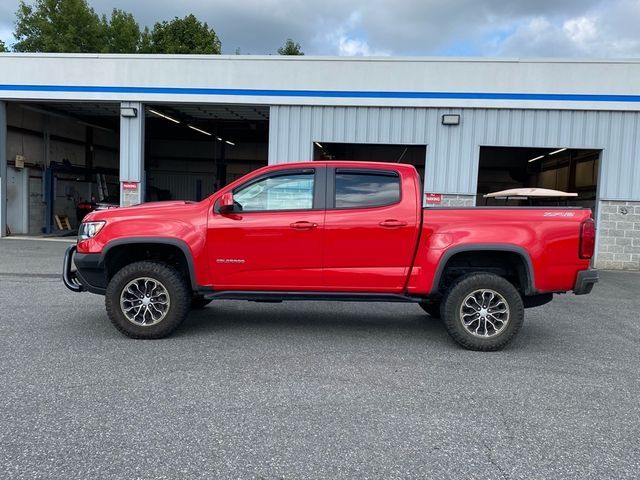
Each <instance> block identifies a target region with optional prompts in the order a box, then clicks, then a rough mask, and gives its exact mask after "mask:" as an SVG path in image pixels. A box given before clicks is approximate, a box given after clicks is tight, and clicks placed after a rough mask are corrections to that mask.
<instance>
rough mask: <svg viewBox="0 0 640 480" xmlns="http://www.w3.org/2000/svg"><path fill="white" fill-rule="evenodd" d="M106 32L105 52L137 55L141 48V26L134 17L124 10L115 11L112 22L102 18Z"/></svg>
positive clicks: (112, 13) (115, 9) (112, 14)
mask: <svg viewBox="0 0 640 480" xmlns="http://www.w3.org/2000/svg"><path fill="white" fill-rule="evenodd" d="M102 24H103V28H104V32H105V45H104V48H103V51H104V52H108V53H136V52H137V51H138V49H139V47H140V35H141V34H140V26H139V25H138V23H137V22H136V20H135V18H133V15H131V14H130V13H127V12H125V11H123V10H118V9H117V8H114V9H113V12H111V20H110V21H108V20H107V17H105V16H103V17H102Z"/></svg>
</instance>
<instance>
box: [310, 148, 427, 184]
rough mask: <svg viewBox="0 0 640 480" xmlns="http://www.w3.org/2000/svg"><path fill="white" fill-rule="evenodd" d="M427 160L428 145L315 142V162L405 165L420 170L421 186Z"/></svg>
mask: <svg viewBox="0 0 640 480" xmlns="http://www.w3.org/2000/svg"><path fill="white" fill-rule="evenodd" d="M426 158H427V146H426V145H390V144H380V143H327V142H320V141H317V142H313V159H314V160H350V161H354V160H356V161H369V162H390V163H405V164H409V165H413V166H414V167H416V170H418V174H419V175H420V179H421V182H420V183H421V184H423V183H422V180H423V179H424V165H425V160H426Z"/></svg>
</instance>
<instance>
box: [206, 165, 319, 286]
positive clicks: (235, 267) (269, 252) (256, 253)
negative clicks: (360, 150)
mask: <svg viewBox="0 0 640 480" xmlns="http://www.w3.org/2000/svg"><path fill="white" fill-rule="evenodd" d="M325 175H326V169H325V168H307V169H291V170H277V171H274V172H270V173H267V174H265V175H262V176H260V177H258V178H255V179H251V180H248V181H247V182H245V183H244V184H242V185H240V186H239V187H237V188H235V189H234V191H233V193H234V200H235V202H236V208H235V209H234V211H233V212H231V213H227V214H221V213H219V212H216V211H215V210H214V211H213V212H211V218H210V221H209V225H208V234H207V235H208V238H207V248H208V252H209V262H210V267H211V271H212V273H213V275H212V279H213V285H214V288H215V289H216V290H261V291H265V290H280V291H282V290H287V291H296V290H305V289H306V290H320V289H321V288H322V235H323V228H324V190H325Z"/></svg>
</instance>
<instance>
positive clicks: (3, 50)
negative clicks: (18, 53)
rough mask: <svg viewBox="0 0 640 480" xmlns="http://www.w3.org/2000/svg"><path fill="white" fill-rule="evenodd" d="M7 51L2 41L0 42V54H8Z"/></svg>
mask: <svg viewBox="0 0 640 480" xmlns="http://www.w3.org/2000/svg"><path fill="white" fill-rule="evenodd" d="M8 51H9V50H8V49H7V46H6V45H5V44H4V42H3V41H2V40H0V53H2V52H8Z"/></svg>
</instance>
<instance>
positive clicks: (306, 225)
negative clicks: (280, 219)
mask: <svg viewBox="0 0 640 480" xmlns="http://www.w3.org/2000/svg"><path fill="white" fill-rule="evenodd" d="M289 226H290V227H291V228H295V229H296V230H311V229H312V228H316V227H317V226H318V224H317V223H312V222H294V223H292V224H291V225H289Z"/></svg>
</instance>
